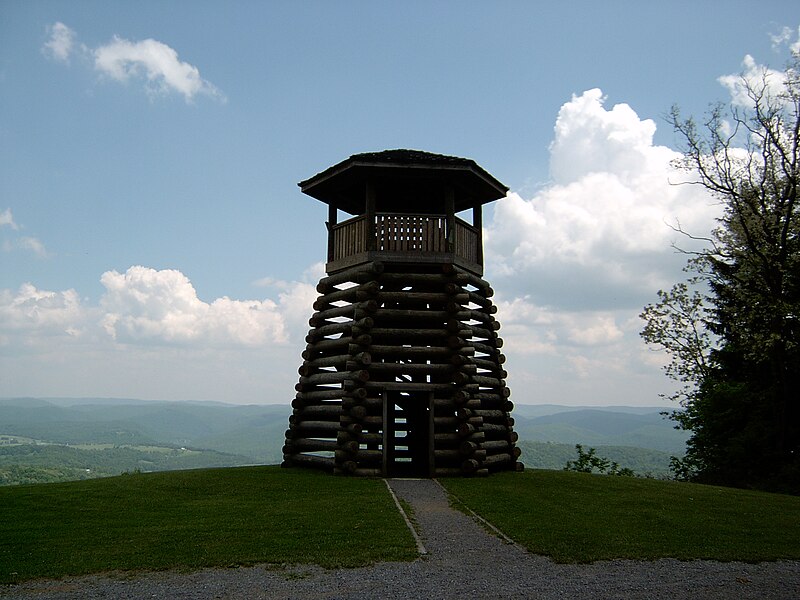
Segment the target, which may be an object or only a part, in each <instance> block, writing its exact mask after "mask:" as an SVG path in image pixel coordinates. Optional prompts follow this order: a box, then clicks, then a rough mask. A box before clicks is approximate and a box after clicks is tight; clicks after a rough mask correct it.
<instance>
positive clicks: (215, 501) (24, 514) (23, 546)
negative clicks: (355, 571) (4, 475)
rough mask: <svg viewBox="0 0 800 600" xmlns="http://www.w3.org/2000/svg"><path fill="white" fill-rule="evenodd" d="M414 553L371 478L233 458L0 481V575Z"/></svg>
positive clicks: (4, 578) (343, 560) (340, 560)
mask: <svg viewBox="0 0 800 600" xmlns="http://www.w3.org/2000/svg"><path fill="white" fill-rule="evenodd" d="M415 557H416V547H415V545H414V540H413V539H412V537H411V534H410V533H409V531H408V529H407V528H406V526H405V523H404V522H403V520H402V518H401V517H400V515H399V513H398V512H397V510H396V508H395V507H394V503H393V501H392V499H391V497H390V495H389V494H388V493H387V491H386V487H385V486H384V484H383V482H382V481H381V480H375V479H353V478H342V477H333V476H329V475H325V474H321V473H316V472H307V471H296V470H287V469H283V470H281V469H279V468H278V467H244V468H233V469H216V470H198V471H178V472H171V473H147V474H136V475H125V476H120V477H111V478H107V479H96V480H92V481H77V482H68V483H54V484H47V485H31V486H17V487H5V488H0V583H12V582H14V581H22V580H26V579H32V578H38V577H61V576H64V575H79V574H86V573H94V572H102V571H113V570H132V569H133V570H138V569H146V570H152V569H167V568H178V569H194V568H201V567H208V566H230V565H244V564H253V563H260V562H268V563H315V564H319V565H323V566H326V567H340V566H346V567H352V566H358V565H364V564H369V563H372V562H375V561H382V560H410V559H413V558H415Z"/></svg>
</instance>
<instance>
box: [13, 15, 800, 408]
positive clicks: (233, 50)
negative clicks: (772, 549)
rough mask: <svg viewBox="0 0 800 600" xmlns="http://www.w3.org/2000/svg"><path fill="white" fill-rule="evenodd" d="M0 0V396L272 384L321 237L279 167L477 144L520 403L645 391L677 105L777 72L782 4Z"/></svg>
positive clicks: (307, 171) (670, 264)
mask: <svg viewBox="0 0 800 600" xmlns="http://www.w3.org/2000/svg"><path fill="white" fill-rule="evenodd" d="M719 6H720V5H719V4H718V3H712V2H671V3H668V4H664V3H647V2H603V3H601V2H572V3H555V2H551V3H543V2H492V3H483V2H445V1H442V2H403V3H400V2H202V1H201V2H188V1H187V2H170V1H164V2H108V1H103V2H90V1H74V2H60V1H59V2H37V1H27V2H23V1H9V0H2V1H0V245H2V247H0V396H11V395H31V396H116V397H141V398H152V399H176V400H182V399H197V400H221V401H228V402H242V403H261V402H264V403H282V402H288V401H289V400H291V397H292V396H293V391H292V388H293V384H294V382H295V380H296V369H297V367H298V366H299V364H300V360H301V359H300V352H301V350H302V348H303V346H304V343H303V337H304V335H305V333H306V329H307V324H306V320H307V319H308V317H309V316H310V313H311V312H312V309H311V302H312V301H313V299H314V297H315V293H314V291H313V285H314V284H315V283H316V280H317V279H318V278H319V276H320V274H321V266H320V261H321V260H322V259H323V258H324V252H325V228H324V224H323V223H324V220H325V218H326V210H325V207H324V206H323V205H322V204H320V203H318V202H316V201H315V200H313V199H311V198H307V197H305V196H303V195H302V194H301V193H300V192H299V190H298V188H297V185H296V184H297V182H298V181H300V180H303V179H306V178H308V177H309V176H311V175H313V174H315V173H317V172H319V171H321V170H323V169H325V168H326V167H328V166H330V165H332V164H334V163H336V162H338V161H340V160H342V159H344V158H346V157H347V156H349V155H351V154H354V153H357V152H365V151H375V150H382V149H388V148H415V149H421V150H427V151H431V152H438V153H443V154H453V155H457V156H466V157H469V158H473V159H475V160H476V161H477V162H478V163H479V164H480V165H481V166H483V167H484V168H486V169H487V170H488V171H489V172H491V173H492V174H493V175H495V176H496V177H497V178H498V179H499V180H501V181H502V182H504V183H505V184H506V185H508V186H509V187H510V189H511V192H510V194H509V197H508V198H506V199H504V200H501V201H499V202H498V203H496V205H495V207H494V209H493V210H491V211H490V212H489V214H488V215H487V216H486V219H485V222H484V224H485V228H486V255H487V273H486V277H487V279H489V280H490V281H491V282H492V284H493V286H494V287H495V288H496V290H497V297H496V300H497V302H498V305H499V307H500V312H499V314H498V317H499V319H500V321H501V323H502V324H503V329H502V330H501V333H502V334H503V337H504V338H505V340H506V354H507V355H508V370H509V373H510V375H509V385H510V387H511V388H512V390H513V392H514V398H513V399H514V400H515V401H516V402H519V403H565V404H576V405H590V404H640V405H648V404H657V403H659V398H658V394H659V393H660V392H665V391H668V390H669V389H670V386H669V382H668V381H667V380H666V379H664V377H663V375H662V374H661V372H660V365H661V364H662V363H663V357H660V356H659V355H656V354H653V353H652V352H650V351H649V350H648V349H647V348H645V347H644V346H643V344H642V343H641V342H640V340H639V337H638V331H639V329H641V323H640V322H639V321H638V319H637V315H638V313H639V312H640V311H641V308H642V306H643V305H644V304H645V303H647V302H650V301H652V300H653V299H654V298H655V292H656V291H657V290H658V289H659V288H661V287H668V286H669V285H671V283H672V282H673V281H675V280H677V279H678V278H680V277H681V272H680V267H681V266H682V264H683V259H682V258H681V257H680V256H676V255H675V253H674V252H673V251H672V249H671V248H670V243H671V242H672V241H674V234H673V233H672V231H671V230H670V229H669V227H668V226H667V223H669V222H674V221H675V220H676V219H680V220H681V223H684V224H688V225H689V226H691V227H694V228H695V231H698V232H700V233H705V232H707V230H708V228H709V227H711V226H712V225H713V218H714V215H715V213H714V210H715V209H714V207H713V205H712V204H711V203H710V201H709V199H708V198H705V197H703V196H702V194H700V193H699V192H697V191H696V190H694V189H689V188H691V186H673V185H670V182H672V183H674V182H676V181H678V180H680V177H681V175H680V174H676V173H673V172H671V171H670V170H669V168H668V163H669V160H670V159H671V158H674V150H675V147H676V142H677V140H676V138H675V136H674V135H673V134H672V132H671V131H670V129H669V126H668V125H667V124H666V122H665V121H664V118H663V117H664V115H665V113H666V112H667V111H668V110H669V108H670V106H671V105H672V104H674V103H677V104H679V105H680V106H681V107H682V109H683V110H684V111H685V112H687V113H693V114H702V112H703V111H704V110H705V109H706V108H707V106H708V104H709V103H710V102H713V101H716V100H723V101H725V100H727V99H729V94H728V90H726V88H725V86H723V85H721V83H720V81H719V78H720V77H721V76H724V75H730V74H736V73H739V72H741V71H742V70H743V69H746V68H749V67H747V65H745V64H744V63H743V61H744V60H745V57H746V56H748V55H749V56H751V57H752V61H751V63H748V64H750V65H751V66H752V65H753V64H756V65H770V66H772V67H774V68H780V67H782V65H783V64H784V62H785V61H786V59H787V58H788V54H789V47H790V46H791V44H794V43H797V39H798V24H799V23H800V14H798V11H797V9H796V7H795V6H794V3H792V2H788V1H787V2H770V1H766V2H762V3H760V5H759V7H758V10H755V11H754V10H753V8H752V3H745V2H737V1H731V2H726V3H725V4H724V10H722V9H720V8H719Z"/></svg>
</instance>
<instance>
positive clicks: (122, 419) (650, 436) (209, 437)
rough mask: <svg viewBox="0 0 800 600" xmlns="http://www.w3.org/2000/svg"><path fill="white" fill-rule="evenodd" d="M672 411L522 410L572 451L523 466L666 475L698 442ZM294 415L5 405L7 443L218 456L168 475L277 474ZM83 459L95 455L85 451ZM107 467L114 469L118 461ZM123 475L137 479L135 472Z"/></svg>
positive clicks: (525, 419)
mask: <svg viewBox="0 0 800 600" xmlns="http://www.w3.org/2000/svg"><path fill="white" fill-rule="evenodd" d="M665 410H670V409H669V408H668V407H622V406H613V407H572V406H562V405H518V406H517V407H515V409H514V412H513V416H514V419H515V427H514V428H515V430H516V431H517V433H518V434H519V437H520V440H521V442H535V443H550V444H561V445H567V446H564V447H562V448H558V451H557V452H556V447H555V446H541V445H540V446H536V444H531V445H527V446H526V445H525V444H522V443H521V445H520V447H521V448H522V449H523V452H525V453H527V454H529V455H530V456H526V455H525V454H523V456H522V461H523V462H524V463H526V464H529V465H542V466H544V465H545V464H548V465H552V464H555V462H554V461H556V458H555V457H556V456H557V457H559V458H558V461H560V457H563V456H564V455H565V453H566V452H567V451H568V450H569V451H570V453H572V451H573V450H574V444H578V443H580V444H583V445H584V446H587V447H588V446H597V447H628V448H634V449H635V448H640V449H645V450H647V451H648V452H650V451H658V452H660V453H661V455H657V454H650V455H648V456H650V458H648V459H647V461H649V462H647V461H645V463H643V464H648V465H649V464H655V463H654V461H656V462H657V463H658V464H659V465H663V464H664V462H665V460H668V456H669V454H675V455H682V454H683V452H684V450H685V442H686V439H687V437H688V436H687V433H686V432H683V431H677V430H675V429H674V428H673V424H672V422H671V421H669V420H667V419H665V418H664V417H663V416H662V415H661V414H660V413H661V412H663V411H665ZM291 413H292V408H291V406H289V405H288V404H264V405H252V404H251V405H234V404H224V403H217V402H191V401H180V402H178V401H148V400H137V399H120V398H0V436H3V435H5V436H18V437H19V438H20V439H22V438H26V439H30V440H34V441H40V442H45V443H47V444H55V445H59V444H60V445H63V446H67V445H70V446H73V447H74V446H92V445H94V446H93V447H95V446H96V447H98V448H99V447H100V446H103V447H105V446H110V447H112V448H117V449H119V448H137V447H138V448H140V449H141V447H148V448H154V447H161V448H164V450H163V451H164V452H166V451H167V450H170V449H173V450H175V449H178V450H179V449H181V448H183V449H191V450H194V451H208V452H210V453H211V454H208V456H206V457H205V458H204V457H203V456H193V457H192V459H191V462H187V461H188V458H187V457H186V456H177V455H176V456H175V457H174V460H171V461H153V460H150V459H149V458H147V457H145V458H146V460H145V459H142V460H140V462H141V464H144V465H150V464H151V463H153V464H155V465H156V467H158V468H162V467H163V468H180V465H181V464H185V465H189V464H190V465H191V466H192V467H199V466H203V464H202V461H203V460H206V459H208V460H209V466H211V465H212V464H213V465H215V466H218V465H220V464H223V463H225V462H226V461H228V463H229V464H231V465H233V464H245V463H248V462H249V463H254V464H277V463H279V462H280V461H281V460H282V457H283V454H282V446H283V444H284V439H285V438H284V431H285V430H286V426H287V423H288V418H289V415H291ZM103 449H105V448H103ZM570 449H572V450H570ZM82 451H83V452H92V451H93V450H90V449H86V448H83V449H82ZM613 452H614V453H615V456H625V452H623V451H621V450H613ZM3 453H5V455H4V454H3ZM213 453H218V454H222V455H225V456H220V455H217V454H213ZM537 453H539V454H543V453H544V454H548V455H550V454H552V455H553V457H554V458H553V459H550V462H547V461H544V462H542V460H541V459H543V457H542V456H538V454H537ZM56 454H57V449H56V448H50V449H49V450H48V452H47V453H46V455H47V456H51V455H52V456H55V455H56ZM74 454H75V452H74V451H70V454H69V464H73V463H75V461H76V460H77V459H76V458H75V456H74ZM117 454H119V452H118V453H117ZM129 454H130V453H129ZM627 454H628V455H630V453H627ZM639 454H641V455H642V456H640V457H639V458H636V459H635V460H637V461H638V460H639V459H641V460H644V458H642V457H643V456H644V455H645V454H646V453H644V452H643V453H639ZM12 455H13V457H16V458H13V457H12ZM662 455H663V456H662ZM26 456H27V457H28V458H29V459H31V460H32V458H31V457H32V454H31V453H30V452H27V453H25V452H22V451H20V450H19V449H17V450H14V451H13V452H12V451H11V450H9V449H8V447H7V446H2V445H0V468H2V465H3V464H4V463H5V464H8V463H9V462H13V461H14V460H16V461H18V464H17V466H18V467H19V466H25V464H23V462H21V461H24V460H27V459H26V458H25V457H26ZM42 456H43V451H39V452H38V458H37V462H36V465H35V466H36V467H37V468H39V467H41V466H42V461H43V459H42ZM65 456H66V455H65ZM87 456H90V455H87ZM120 456H121V455H120ZM226 456H227V458H226ZM631 456H632V455H631ZM664 457H667V458H666V459H665V458H664ZM134 458H135V457H133V456H126V457H125V462H124V464H125V465H130V464H136V462H135V461H134ZM179 459H180V460H179ZM651 459H652V460H651ZM54 460H55V459H54ZM65 460H66V458H65ZM120 460H121V459H120ZM614 460H616V459H614ZM632 460H633V458H632ZM132 461H133V462H132ZM180 461H184V462H180ZM122 464H123V463H122V462H121V463H120V465H122ZM620 464H621V466H626V465H625V464H622V463H620ZM103 465H104V467H107V468H109V469H110V468H111V466H110V463H109V461H108V460H105V461H104V462H103ZM175 465H178V466H175ZM28 466H31V465H28ZM561 466H563V465H561ZM31 468H33V467H32V466H31ZM146 468H149V466H148V467H146ZM551 468H552V467H551ZM121 469H122V470H127V469H129V466H125V467H124V468H123V467H121ZM659 469H660V467H659ZM654 470H656V469H654Z"/></svg>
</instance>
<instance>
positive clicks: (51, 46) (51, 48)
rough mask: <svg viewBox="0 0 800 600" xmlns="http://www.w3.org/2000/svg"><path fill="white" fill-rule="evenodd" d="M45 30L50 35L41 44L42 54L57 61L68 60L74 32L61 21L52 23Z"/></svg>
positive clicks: (72, 45) (73, 40)
mask: <svg viewBox="0 0 800 600" xmlns="http://www.w3.org/2000/svg"><path fill="white" fill-rule="evenodd" d="M47 31H48V33H49V34H50V37H49V38H48V39H47V41H46V42H45V43H44V46H42V52H43V53H44V55H45V56H47V57H48V58H52V59H53V60H56V61H59V62H64V63H67V62H69V57H70V55H71V54H72V51H73V49H74V46H75V32H74V31H73V30H72V29H70V28H69V27H67V26H66V25H64V23H61V22H56V23H53V24H52V25H50V26H49V27H48V28H47Z"/></svg>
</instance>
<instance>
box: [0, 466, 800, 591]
mask: <svg viewBox="0 0 800 600" xmlns="http://www.w3.org/2000/svg"><path fill="white" fill-rule="evenodd" d="M389 484H390V486H391V488H392V490H393V491H394V492H395V494H396V495H397V497H399V498H400V499H401V500H405V501H406V502H408V503H409V504H410V505H411V506H412V507H413V510H414V520H415V522H416V524H417V526H418V528H419V533H420V537H421V540H422V543H423V544H424V546H425V548H426V549H427V552H428V553H427V554H426V555H424V556H422V557H420V558H419V559H417V560H416V561H414V562H411V563H380V564H377V565H373V566H370V567H364V568H358V569H342V570H325V569H321V568H319V567H312V566H275V565H260V566H255V567H247V568H237V569H206V570H203V571H199V572H195V573H189V574H181V573H175V572H157V573H138V574H104V575H96V576H89V577H78V578H65V579H62V580H58V581H42V580H39V581H33V582H27V583H24V584H20V585H17V586H3V587H0V597H3V598H37V599H53V600H55V599H58V600H70V599H76V600H77V599H81V600H83V599H99V598H106V599H107V598H120V599H140V598H174V599H184V598H185V599H190V598H191V599H212V598H214V599H216V598H230V599H234V598H237V599H238V598H242V599H267V598H269V599H279V598H286V599H295V598H297V599H305V598H331V599H334V598H336V599H349V598H352V599H356V598H358V599H371V598H376V599H377V598H409V599H414V598H419V599H426V600H427V599H429V598H444V599H449V598H453V599H455V598H487V599H488V598H500V597H502V598H532V599H547V600H549V599H578V600H579V599H583V598H585V599H593V600H594V599H604V598H608V599H612V598H613V599H634V598H635V599H639V598H640V599H648V600H651V599H660V598H670V599H673V598H686V599H688V598H696V599H704V600H705V599H717V598H719V599H723V598H724V599H726V600H727V599H730V598H736V599H748V598H753V599H780V600H790V599H795V598H800V562H798V561H781V562H774V563H760V564H755V565H751V564H744V563H719V562H712V561H688V562H681V561H677V560H671V559H664V560H658V561H653V562H643V561H631V560H615V561H604V562H598V563H594V564H591V565H559V564H555V563H553V562H552V561H550V560H549V559H547V558H544V557H541V556H534V555H531V554H529V553H528V552H526V551H525V550H524V549H523V548H520V547H519V546H517V545H515V544H510V543H507V542H505V541H503V540H502V539H501V538H499V537H497V536H495V535H491V534H489V533H487V531H486V529H485V528H484V527H483V526H481V525H479V524H478V523H476V522H475V520H474V519H472V518H470V517H468V516H466V515H464V514H463V513H460V512H458V511H455V510H453V509H452V508H450V506H449V504H448V501H447V496H446V494H445V492H444V490H443V489H442V487H441V486H440V485H439V484H438V483H437V482H435V481H432V480H426V479H423V480H400V479H395V480H389Z"/></svg>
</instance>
